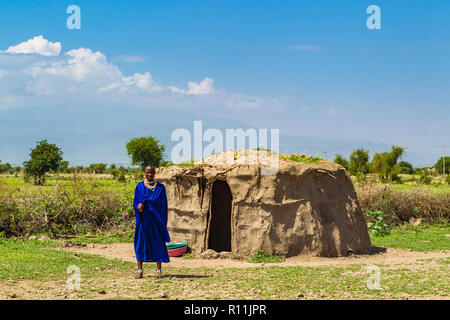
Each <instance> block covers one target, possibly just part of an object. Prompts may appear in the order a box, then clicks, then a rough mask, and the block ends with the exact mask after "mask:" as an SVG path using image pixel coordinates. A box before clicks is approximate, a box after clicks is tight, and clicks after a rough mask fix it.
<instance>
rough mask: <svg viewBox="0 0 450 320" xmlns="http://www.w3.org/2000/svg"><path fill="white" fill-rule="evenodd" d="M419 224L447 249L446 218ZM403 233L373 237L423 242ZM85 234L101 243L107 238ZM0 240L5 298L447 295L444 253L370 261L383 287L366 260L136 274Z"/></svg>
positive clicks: (40, 244) (118, 264)
mask: <svg viewBox="0 0 450 320" xmlns="http://www.w3.org/2000/svg"><path fill="white" fill-rule="evenodd" d="M420 230H421V232H422V233H423V237H425V238H427V239H430V240H429V241H430V243H432V245H431V246H429V247H428V248H427V250H431V251H442V250H443V249H446V250H448V249H449V247H448V245H449V241H448V240H447V241H446V242H445V241H442V239H440V238H439V237H437V234H441V235H442V234H447V235H448V233H449V232H450V225H446V226H439V227H422V228H421V229H420ZM408 233H411V230H401V229H399V230H397V231H396V232H395V233H394V232H393V236H392V237H386V238H385V239H376V238H372V241H373V242H374V244H376V245H381V244H382V243H384V242H383V241H384V240H386V241H387V243H391V241H393V243H396V245H397V247H403V248H408V249H409V248H414V249H419V250H421V249H423V247H422V243H421V241H422V240H421V239H422V237H418V238H412V237H411V238H408V240H407V241H399V242H396V240H395V239H396V237H397V236H399V235H401V234H404V235H405V234H408ZM394 235H395V236H394ZM91 240H92V242H98V243H103V242H104V240H105V239H104V238H99V239H97V240H96V241H95V239H91ZM112 240H113V239H112ZM0 242H1V245H0V257H1V258H0V271H1V272H0V287H1V289H2V290H0V292H2V293H0V298H3V299H11V298H18V299H67V298H68V299H405V298H409V299H429V298H433V299H434V298H439V299H448V298H449V295H450V289H449V286H448V284H449V279H450V273H449V268H448V264H449V263H450V256H449V255H446V256H444V257H440V258H430V259H419V260H418V261H416V262H414V263H411V262H409V263H405V264H402V265H401V266H399V265H397V264H386V263H379V264H376V266H378V267H379V268H380V272H381V288H380V289H373V288H372V289H370V288H368V287H367V279H368V277H369V275H368V271H367V270H368V269H367V265H364V264H360V263H357V262H355V264H351V265H348V266H344V267H340V266H333V262H332V261H330V266H324V267H303V266H285V267H283V266H271V264H270V262H269V261H265V263H264V264H263V265H261V264H258V263H255V267H251V268H206V267H198V268H184V267H178V268H175V267H171V266H170V264H168V266H167V267H166V265H165V268H164V272H165V277H164V278H162V279H156V278H155V277H154V276H153V275H150V276H149V275H147V274H150V273H151V271H149V270H150V269H153V267H152V268H150V267H149V268H147V269H146V271H145V272H146V274H145V275H146V277H144V279H142V280H137V279H134V278H133V276H134V272H135V269H136V267H135V264H134V263H132V262H124V261H121V260H117V259H106V258H103V257H100V256H95V255H88V254H81V253H80V254H74V253H73V252H65V251H59V250H55V249H56V248H55V247H56V246H60V245H61V244H60V243H59V244H58V243H56V242H53V241H39V240H24V239H12V238H10V239H4V238H2V239H1V240H0ZM447 252H448V251H447ZM191 259H192V257H191ZM70 265H76V266H78V267H79V268H80V271H81V273H80V275H81V283H80V289H79V290H69V289H68V288H67V286H66V281H67V279H68V277H69V276H70V275H69V274H68V273H67V272H66V270H67V267H68V266H70Z"/></svg>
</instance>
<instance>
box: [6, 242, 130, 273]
mask: <svg viewBox="0 0 450 320" xmlns="http://www.w3.org/2000/svg"><path fill="white" fill-rule="evenodd" d="M57 246H61V244H58V243H56V242H54V241H40V240H28V239H5V238H0V279H33V280H50V279H52V280H64V281H65V279H66V278H67V274H66V271H67V268H68V267H69V266H70V265H77V266H78V267H80V269H81V272H82V273H83V275H84V276H88V275H89V274H90V273H95V272H96V271H98V270H102V269H104V270H107V269H109V268H117V269H119V270H124V269H125V266H124V265H123V263H122V261H120V260H110V259H105V258H102V257H99V256H94V255H85V254H78V255H77V256H75V255H74V254H73V253H71V252H65V251H57V250H51V249H52V248H54V247H57Z"/></svg>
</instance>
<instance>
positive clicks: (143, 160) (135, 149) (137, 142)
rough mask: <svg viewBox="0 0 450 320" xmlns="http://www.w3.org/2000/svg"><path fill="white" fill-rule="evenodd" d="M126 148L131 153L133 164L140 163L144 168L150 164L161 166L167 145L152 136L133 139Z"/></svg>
mask: <svg viewBox="0 0 450 320" xmlns="http://www.w3.org/2000/svg"><path fill="white" fill-rule="evenodd" d="M126 148H127V152H128V155H131V164H132V165H135V164H137V165H139V166H140V167H141V169H142V170H144V169H145V167H146V166H148V165H152V166H154V167H159V165H160V163H161V161H162V160H163V153H164V151H165V150H166V147H165V146H164V145H163V144H160V141H159V140H158V139H156V138H154V137H152V136H148V137H141V138H135V139H131V140H130V141H128V142H127V144H126Z"/></svg>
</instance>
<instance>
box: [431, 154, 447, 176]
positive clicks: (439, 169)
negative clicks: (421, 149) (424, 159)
mask: <svg viewBox="0 0 450 320" xmlns="http://www.w3.org/2000/svg"><path fill="white" fill-rule="evenodd" d="M442 165H443V157H440V158H439V160H438V161H437V162H436V163H435V164H434V166H433V167H434V168H436V170H437V172H438V173H443V170H444V168H442ZM449 172H450V157H445V173H446V174H448V173H449Z"/></svg>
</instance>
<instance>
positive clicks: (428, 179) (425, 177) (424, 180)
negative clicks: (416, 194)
mask: <svg viewBox="0 0 450 320" xmlns="http://www.w3.org/2000/svg"><path fill="white" fill-rule="evenodd" d="M418 182H419V183H422V184H430V183H431V177H430V176H429V175H428V173H426V172H424V171H423V172H422V173H421V174H420V177H419V181H418Z"/></svg>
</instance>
